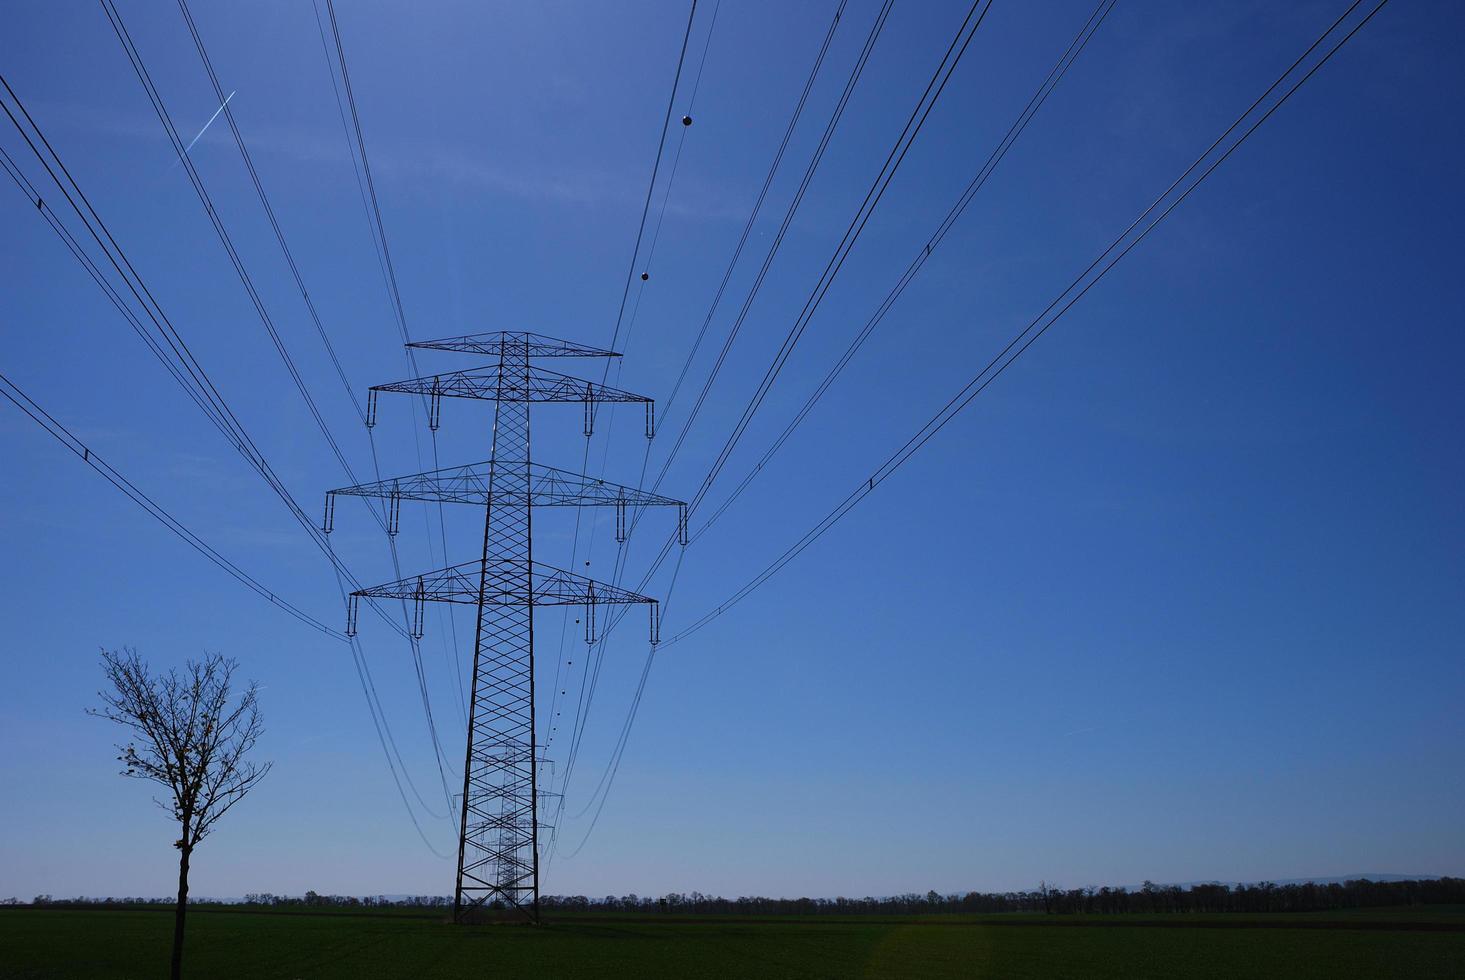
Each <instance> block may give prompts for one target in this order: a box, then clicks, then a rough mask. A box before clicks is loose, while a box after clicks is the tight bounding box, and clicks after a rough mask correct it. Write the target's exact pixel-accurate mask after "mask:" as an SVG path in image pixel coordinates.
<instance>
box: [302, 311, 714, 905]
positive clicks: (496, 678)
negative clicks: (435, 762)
mask: <svg viewBox="0 0 1465 980" xmlns="http://www.w3.org/2000/svg"><path fill="white" fill-rule="evenodd" d="M409 346H411V347H416V348H427V349H434V350H450V351H461V352H465V353H472V354H483V355H487V356H489V357H491V358H493V359H494V363H492V364H490V365H489V366H488V367H485V368H479V369H476V370H471V371H457V372H454V373H452V374H440V375H434V376H432V377H424V378H413V379H411V380H409V381H399V382H395V383H392V384H385V385H377V386H375V387H373V388H372V389H371V391H370V393H369V395H368V398H367V408H366V424H367V425H368V426H371V425H375V424H376V403H377V395H378V393H380V392H383V391H396V392H404V393H407V394H411V395H417V396H423V397H425V398H426V399H427V402H428V425H429V426H430V427H431V428H432V429H434V430H436V429H437V428H438V425H439V423H440V421H441V416H442V399H443V398H444V397H449V398H477V399H481V400H485V401H491V402H493V409H494V420H493V438H492V451H491V454H490V458H489V460H488V461H487V462H484V463H474V464H471V465H468V466H459V467H453V468H448V469H441V470H435V471H433V472H430V473H418V474H415V475H413V476H405V477H398V478H395V479H391V480H382V481H379V482H376V483H367V484H362V485H360V486H355V487H345V488H343V489H339V490H332V491H330V492H329V493H328V494H326V512H325V522H324V525H323V529H324V530H325V531H327V532H329V531H330V530H331V527H332V525H333V523H334V515H335V498H336V497H338V496H340V495H342V494H346V495H350V496H357V497H379V498H383V499H384V500H386V501H387V504H386V510H387V533H388V534H395V533H396V532H397V529H398V528H399V526H400V524H401V503H402V501H403V500H421V501H442V502H445V503H462V504H479V505H482V506H484V508H485V511H486V514H485V519H484V524H483V553H482V557H481V558H479V559H478V560H476V561H471V562H466V563H464V564H461V565H452V566H450V567H448V568H443V569H440V570H438V571H435V572H428V573H426V574H423V575H417V576H414V577H412V578H406V579H402V580H401V581H398V582H390V583H388V584H386V585H378V586H376V587H374V588H369V589H362V590H360V591H357V592H353V593H352V594H351V598H350V602H349V605H348V607H347V613H346V616H347V624H346V632H347V635H349V636H355V635H356V620H357V610H358V604H359V600H360V598H361V597H362V596H367V597H370V598H382V599H410V600H411V601H412V604H413V606H412V628H411V632H412V635H413V636H414V637H415V638H416V637H421V635H422V629H423V619H424V617H423V605H424V603H426V602H429V601H433V602H459V603H467V604H475V605H477V607H478V630H477V635H476V638H475V641H474V646H473V696H472V700H471V702H470V706H469V713H468V737H467V750H466V757H465V760H464V765H463V800H462V819H461V823H460V829H459V835H458V877H457V885H456V889H455V893H454V897H453V916H454V918H455V919H456V920H457V921H459V922H463V921H466V920H469V919H471V918H474V917H475V916H476V914H478V913H480V912H481V911H482V910H483V909H484V907H485V906H487V907H488V908H490V909H496V910H497V909H517V910H519V911H521V912H523V913H524V914H526V915H527V916H528V917H529V919H530V920H531V921H533V922H538V921H539V831H540V827H541V825H540V823H539V798H540V795H541V793H540V789H539V786H538V776H537V772H538V763H539V762H540V761H541V760H540V759H539V758H538V755H537V746H536V741H535V739H536V732H535V697H534V616H533V610H534V607H535V606H564V605H583V606H584V607H585V611H584V619H585V637H586V640H587V641H589V642H594V640H595V633H596V627H595V619H596V616H595V614H596V607H597V606H601V605H605V604H608V603H645V604H647V606H648V607H649V609H650V612H651V642H652V643H656V642H657V640H658V636H657V633H658V630H659V626H660V622H659V618H658V614H657V604H656V600H655V599H652V598H649V597H647V596H643V595H637V594H635V593H633V592H627V591H625V590H623V589H619V588H616V587H615V586H613V585H610V584H609V583H606V582H596V581H594V580H592V579H589V578H586V577H585V576H583V575H576V574H574V573H573V572H568V571H565V570H564V569H561V568H554V567H551V566H549V565H545V564H541V563H540V562H537V561H534V559H533V544H532V536H531V533H530V528H531V524H532V514H533V510H534V508H535V507H546V506H548V507H553V506H583V505H588V506H604V507H614V508H615V509H616V540H617V541H624V540H625V538H626V533H627V519H626V515H627V511H628V510H630V509H633V508H640V507H654V506H667V507H676V508H677V511H678V513H677V532H678V539H679V540H680V542H681V543H682V544H686V542H687V507H686V504H684V503H682V502H681V501H677V500H672V499H670V498H668V497H661V496H657V495H656V494H651V493H645V492H643V491H640V490H637V489H634V488H632V487H624V486H619V485H617V484H614V483H607V482H605V481H603V480H594V479H591V478H590V477H587V476H584V475H581V474H578V473H569V472H566V471H564V470H558V469H554V468H552V467H549V466H541V465H538V464H536V463H533V462H531V459H530V453H529V405H530V404H531V403H534V402H581V403H583V404H584V407H585V435H586V436H587V437H588V436H589V435H590V434H591V431H592V428H593V425H594V421H595V414H596V413H595V405H596V403H598V402H639V403H641V404H643V405H645V408H646V437H647V438H648V439H649V438H651V436H652V435H653V433H654V425H655V414H654V409H653V405H652V401H651V399H649V398H644V397H642V396H640V395H634V394H631V393H629V392H625V391H619V390H617V389H615V388H608V387H606V386H604V385H600V384H596V383H594V382H591V381H584V380H581V379H579V378H572V377H569V376H567V375H563V374H558V373H556V372H553V371H548V370H545V369H543V368H540V367H537V366H535V365H534V364H532V363H531V361H532V360H533V359H535V358H541V357H619V356H620V355H618V354H616V353H614V352H612V351H605V350H597V349H595V348H591V347H582V346H580V345H578V344H572V343H568V342H566V341H563V340H555V339H554V338H551V337H541V336H538V335H536V334H530V333H508V332H496V333H488V334H475V335H472V336H467V337H453V338H449V339H446V340H432V341H425V342H422V343H414V344H411V345H409Z"/></svg>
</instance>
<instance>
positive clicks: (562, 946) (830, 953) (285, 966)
mask: <svg viewBox="0 0 1465 980" xmlns="http://www.w3.org/2000/svg"><path fill="white" fill-rule="evenodd" d="M171 929H172V916H171V913H170V912H169V911H168V910H166V909H156V910H153V909H149V910H145V911H144V910H139V911H115V910H95V911H93V910H61V909H28V908H22V909H5V910H0V977H5V978H12V977H26V978H42V977H85V978H95V980H103V978H116V977H157V976H164V975H166V973H167V963H168V950H169V941H170V936H171ZM184 967H185V970H184V972H185V974H187V975H189V976H193V977H286V978H296V977H299V978H314V977H342V978H347V977H350V978H378V977H379V978H401V977H443V978H452V977H482V976H488V975H492V976H496V977H501V978H515V977H531V976H533V977H548V978H575V977H638V978H639V977H678V978H685V977H758V978H777V977H892V978H893V977H901V978H904V977H923V978H924V977H1001V978H1027V977H1074V978H1085V980H1095V978H1109V977H1113V978H1140V977H1166V978H1171V977H1217V978H1226V980H1236V978H1243V977H1289V978H1307V977H1318V978H1323V977H1327V978H1336V977H1369V978H1374V977H1409V978H1414V980H1422V978H1431V977H1439V978H1459V977H1465V909H1455V908H1441V907H1434V908H1426V909H1421V910H1409V909H1380V910H1377V911H1376V912H1371V911H1369V910H1363V911H1351V912H1347V913H1339V914H1337V915H1291V916H1289V915H1272V916H1241V915H1236V916H1219V915H1217V916H1201V915H1172V916H1166V917H1159V918H1156V917H1149V918H1143V917H1137V916H1122V917H1112V918H1110V917H1097V916H1089V917H1062V918H1061V919H1060V918H1059V917H1050V918H1044V917H1041V916H1038V917H1032V916H1002V917H996V916H992V917H979V918H960V917H946V916H929V917H917V918H906V919H886V918H847V919H831V918H824V917H820V918H770V919H731V918H698V919H669V918H664V917H643V918H620V917H614V916H600V917H596V916H585V917H579V918H564V919H559V920H556V921H552V922H549V923H547V924H546V925H544V926H541V927H539V928H529V927H523V926H507V925H497V926H475V927H466V928H464V927H455V926H453V925H450V924H448V923H446V922H444V921H442V919H441V918H440V917H439V916H437V915H435V914H434V915H427V914H420V913H390V912H383V913H376V914H371V913H355V914H346V913H339V914H338V913H335V912H324V911H309V912H259V911H242V910H214V909H199V910H190V912H189V925H188V944H187V951H186V953H185V958H184Z"/></svg>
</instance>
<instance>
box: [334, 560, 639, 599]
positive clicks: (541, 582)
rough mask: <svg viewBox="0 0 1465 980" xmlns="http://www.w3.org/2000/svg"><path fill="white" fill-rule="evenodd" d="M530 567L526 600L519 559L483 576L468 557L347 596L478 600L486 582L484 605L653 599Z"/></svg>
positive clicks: (561, 571)
mask: <svg viewBox="0 0 1465 980" xmlns="http://www.w3.org/2000/svg"><path fill="white" fill-rule="evenodd" d="M530 569H531V571H530V589H529V593H530V594H529V596H528V597H527V598H526V596H525V591H524V587H523V582H522V581H521V580H520V579H519V575H520V573H521V571H522V563H516V562H495V561H490V562H489V563H488V574H487V575H484V574H483V570H484V563H483V562H481V561H469V562H464V563H463V564H461V565H453V566H451V567H449V568H443V569H439V570H438V571H435V572H428V573H426V574H424V575H414V576H412V577H410V578H404V579H398V580H397V581H395V582H387V583H386V584H384V585H375V586H372V587H371V588H368V589H360V590H358V591H356V592H353V593H351V594H352V595H354V596H367V597H370V598H373V599H417V600H419V601H423V602H461V603H472V604H476V603H477V602H478V597H479V584H480V582H484V589H483V601H484V603H485V604H487V605H510V606H522V605H533V606H574V605H582V604H592V603H593V604H597V605H603V604H606V603H617V604H625V603H638V602H641V603H655V602H656V600H655V599H653V598H651V597H650V596H644V595H640V594H638V593H635V592H628V591H626V590H625V589H619V588H616V587H615V586H614V585H611V584H610V583H609V582H597V581H596V580H594V579H592V578H587V577H585V576H584V575H576V574H575V573H574V572H567V571H565V570H564V569H562V568H555V567H554V566H552V565H545V564H543V563H541V562H537V561H536V562H532V563H531V564H530ZM484 580H486V581H484Z"/></svg>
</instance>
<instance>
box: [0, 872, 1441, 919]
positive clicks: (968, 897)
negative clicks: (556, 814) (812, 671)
mask: <svg viewBox="0 0 1465 980" xmlns="http://www.w3.org/2000/svg"><path fill="white" fill-rule="evenodd" d="M173 902H174V899H171V898H105V899H99V898H74V899H63V900H59V901H58V900H53V899H52V898H51V896H50V895H37V896H36V897H35V899H34V900H33V901H32V902H30V903H29V904H31V905H35V906H47V905H49V906H69V905H88V906H97V905H102V906H108V905H112V906H126V905H170V904H172V903H173ZM191 902H192V904H198V905H207V904H221V903H216V902H211V901H209V900H201V901H192V900H191ZM21 904H27V903H23V902H21V901H19V900H18V899H14V898H11V899H6V900H3V901H0V905H21ZM230 904H233V903H230ZM244 904H245V905H250V906H261V907H266V908H278V909H294V908H302V909H304V908H347V909H351V908H360V909H373V908H428V909H442V908H447V907H449V906H451V905H452V904H453V903H452V899H451V898H448V897H446V896H443V895H412V896H406V897H395V898H389V897H387V896H385V895H367V896H363V897H357V896H353V895H318V894H316V893H315V892H313V891H309V892H306V893H305V895H304V896H303V897H302V896H287V895H273V894H270V893H268V892H251V893H250V894H248V895H246V896H244ZM1445 904H1453V905H1459V904H1465V878H1435V879H1427V880H1419V881H1414V880H1411V881H1369V880H1368V879H1366V878H1360V879H1358V880H1356V881H1346V882H1341V883H1336V882H1335V883H1332V884H1313V883H1303V884H1290V885H1276V884H1272V883H1271V882H1262V883H1260V884H1256V885H1236V886H1231V885H1221V884H1212V885H1191V886H1190V887H1188V888H1182V887H1180V886H1179V885H1156V884H1155V883H1153V882H1149V881H1147V882H1145V883H1144V884H1143V885H1142V886H1141V887H1139V888H1137V889H1128V888H1109V887H1103V888H1059V887H1057V886H1054V885H1049V884H1048V883H1046V882H1044V883H1042V884H1040V885H1039V886H1038V888H1037V889H1036V890H1034V891H1022V892H967V893H966V894H951V895H942V894H940V893H939V892H935V891H931V892H927V893H926V894H924V895H919V894H915V893H910V894H906V895H892V896H887V897H884V898H718V897H715V896H712V895H703V894H702V893H701V892H691V893H688V894H680V893H672V894H669V895H662V896H658V897H642V896H638V895H624V896H621V897H619V898H618V897H616V896H614V895H606V896H605V897H603V898H589V897H586V896H584V895H570V896H564V895H553V896H549V897H546V898H543V899H541V900H540V905H541V907H542V908H543V909H544V910H545V911H546V912H549V913H551V914H552V913H554V912H562V913H565V912H568V913H614V912H624V913H632V914H635V915H647V914H666V915H738V916H748V915H922V914H930V913H947V914H964V915H976V914H990V913H1000V912H1042V913H1046V914H1049V915H1092V914H1098V915H1115V914H1121V913H1146V914H1168V913H1183V912H1327V911H1334V910H1338V909H1354V908H1376V907H1381V906H1397V905H1445Z"/></svg>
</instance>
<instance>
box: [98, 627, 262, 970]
mask: <svg viewBox="0 0 1465 980" xmlns="http://www.w3.org/2000/svg"><path fill="white" fill-rule="evenodd" d="M238 666H239V664H238V662H237V661H234V660H229V659H226V658H224V657H222V656H219V655H218V654H206V655H205V656H204V658H203V659H202V660H197V661H195V660H190V661H188V663H187V665H186V666H185V668H184V670H183V672H182V673H181V674H180V673H179V672H178V671H176V670H169V671H168V672H167V673H166V674H162V673H160V674H153V673H152V672H150V671H149V670H148V665H147V664H146V663H144V662H143V660H142V658H141V657H139V656H138V655H137V651H136V650H133V649H132V648H130V647H123V648H122V649H121V650H115V651H111V650H103V651H102V668H103V670H104V672H105V673H106V675H107V682H108V685H109V689H106V690H102V691H100V692H98V697H100V698H101V701H102V706H101V707H100V708H89V709H87V713H88V714H92V715H96V716H97V717H99V718H106V719H107V720H109V721H115V722H116V723H117V724H119V725H124V726H126V727H127V728H129V729H131V730H132V737H131V738H130V739H129V741H128V742H127V743H126V744H123V745H118V746H117V748H118V749H119V750H121V753H122V754H121V755H119V756H118V757H117V759H118V761H119V762H121V763H122V764H123V767H124V768H123V770H122V775H124V776H131V777H133V778H135V779H148V780H152V781H153V782H155V783H158V784H160V785H162V786H165V787H167V789H168V791H169V794H170V798H166V799H158V798H156V797H154V799H153V802H154V803H156V804H158V806H160V807H162V808H163V809H164V810H167V811H168V812H169V813H171V814H172V815H173V819H175V820H177V821H178V823H179V826H180V828H181V832H180V834H179V835H178V839H177V840H176V841H174V843H173V846H174V847H176V848H178V908H177V911H176V912H175V914H174V920H173V966H172V973H171V976H172V977H173V980H178V977H179V976H180V973H181V971H182V968H183V920H184V913H185V912H186V910H187V907H188V862H189V858H190V857H191V856H192V855H193V849H194V848H195V847H197V846H198V843H199V841H201V840H203V839H204V838H205V837H207V836H208V835H209V833H210V832H211V831H212V830H213V829H214V824H216V823H217V822H218V820H219V818H220V817H222V816H223V815H224V814H225V813H228V812H229V809H230V808H231V807H232V806H234V804H235V803H238V802H239V801H240V800H242V799H243V798H244V796H245V794H246V793H248V792H249V791H250V789H252V788H253V787H254V785H255V783H257V782H259V781H260V780H261V779H263V778H264V775H265V773H267V772H269V771H270V765H271V764H270V763H268V762H266V763H262V764H261V763H256V762H252V761H249V760H247V759H246V758H245V756H246V755H247V754H248V753H249V750H250V749H252V748H253V747H254V743H255V742H256V741H258V740H259V736H260V734H261V733H262V732H263V731H264V729H263V727H262V723H261V720H260V714H259V704H258V698H257V694H258V691H259V685H257V684H255V683H254V682H253V681H251V682H250V683H249V686H248V687H246V688H245V689H244V692H243V694H242V696H240V698H239V700H238V701H237V703H233V704H232V705H231V700H232V699H231V697H230V694H231V691H230V684H231V681H232V680H233V676H234V671H235V670H236V669H237V668H238Z"/></svg>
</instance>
